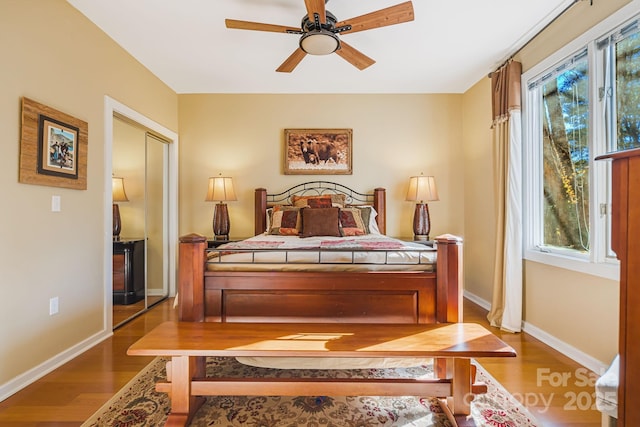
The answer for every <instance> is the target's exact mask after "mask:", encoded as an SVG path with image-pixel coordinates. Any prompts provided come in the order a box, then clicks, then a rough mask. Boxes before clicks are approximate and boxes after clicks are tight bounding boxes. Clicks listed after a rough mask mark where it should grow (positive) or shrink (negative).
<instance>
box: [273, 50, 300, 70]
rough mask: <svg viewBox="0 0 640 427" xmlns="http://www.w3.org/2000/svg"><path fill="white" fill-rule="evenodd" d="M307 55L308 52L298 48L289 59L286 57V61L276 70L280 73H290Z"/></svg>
mask: <svg viewBox="0 0 640 427" xmlns="http://www.w3.org/2000/svg"><path fill="white" fill-rule="evenodd" d="M305 56H307V53H306V52H305V51H304V50H302V49H300V48H297V49H296V50H295V51H294V52H293V53H292V54H291V56H289V57H288V58H287V59H285V61H284V62H283V63H282V65H280V66H279V67H278V69H277V70H276V71H277V72H279V73H290V72H292V71H293V70H294V68H296V67H297V66H298V64H299V63H300V61H302V59H303V58H304V57H305Z"/></svg>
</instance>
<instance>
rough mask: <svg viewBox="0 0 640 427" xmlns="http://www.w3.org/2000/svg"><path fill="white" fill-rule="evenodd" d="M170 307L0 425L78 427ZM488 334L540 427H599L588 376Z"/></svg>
mask: <svg viewBox="0 0 640 427" xmlns="http://www.w3.org/2000/svg"><path fill="white" fill-rule="evenodd" d="M172 304H173V300H172V299H169V300H166V301H163V302H161V303H159V304H158V305H156V306H155V307H154V308H153V309H151V310H149V311H148V312H146V313H144V314H142V315H141V316H138V317H136V318H135V319H133V320H132V321H130V322H129V323H126V324H125V325H123V326H121V327H120V328H118V329H117V330H116V331H115V332H114V336H113V337H112V338H110V339H108V340H106V341H104V342H102V343H100V344H99V345H97V346H95V347H94V348H92V349H90V350H89V351H87V352H85V353H84V354H82V355H80V356H78V357H77V358H75V359H74V360H72V361H70V362H68V363H67V364H65V365H64V366H62V367H60V368H58V369H56V370H55V371H54V372H52V373H50V374H48V375H47V376H45V377H43V378H42V379H40V380H39V381H37V382H35V383H34V384H31V385H30V386H28V387H26V388H25V389H23V390H21V391H20V392H18V393H16V394H15V395H13V396H11V397H9V398H8V399H6V400H5V401H3V402H0V425H1V426H3V427H36V426H37V427H43V426H61V427H71V426H79V425H81V424H82V422H84V420H85V419H86V418H88V417H89V416H90V415H91V414H93V413H94V412H95V411H96V410H97V409H98V408H100V406H102V405H103V404H104V403H105V402H106V401H107V400H108V399H109V398H110V397H111V396H112V395H113V394H114V393H116V392H117V391H118V390H119V389H120V388H122V387H123V386H124V385H125V384H126V383H127V382H128V381H129V380H130V379H131V378H133V376H134V375H135V374H136V373H138V371H140V370H141V369H142V368H143V367H144V366H146V365H147V364H148V363H149V362H150V361H151V360H152V359H153V358H152V357H148V358H147V357H140V356H136V357H129V356H127V355H126V350H127V348H128V347H129V345H131V344H132V343H133V342H134V341H136V340H137V339H138V338H139V337H141V336H142V335H144V334H145V333H146V332H147V331H149V330H151V329H152V328H153V327H154V326H156V325H157V324H159V323H160V322H162V321H164V320H175V318H176V313H175V310H173V309H172ZM464 310H465V321H467V322H476V323H480V324H483V325H485V326H487V327H488V324H487V321H486V311H485V310H483V309H482V308H481V307H479V306H477V305H475V304H473V303H471V302H469V301H466V300H465V306H464ZM491 329H492V331H493V332H494V333H496V335H498V336H499V337H500V338H501V339H502V340H503V341H505V342H507V343H508V344H509V345H511V346H512V347H513V348H515V349H516V351H517V352H518V357H516V358H513V359H500V360H497V359H478V361H479V362H480V363H481V364H482V366H483V367H485V369H486V370H487V371H488V372H489V373H490V374H491V375H492V376H493V377H494V378H496V379H497V380H498V381H499V382H500V383H502V384H503V385H504V386H505V388H506V389H507V390H509V391H510V392H511V393H512V394H513V395H514V396H515V397H517V398H519V399H521V401H522V402H523V403H524V404H525V405H526V406H527V407H528V408H529V410H530V411H531V413H532V414H533V415H534V416H535V417H536V418H537V419H538V421H540V423H541V424H542V426H544V427H556V426H567V427H569V426H571V427H574V426H575V427H578V426H580V427H596V426H600V413H599V412H597V411H595V410H594V409H592V408H591V406H593V405H594V402H593V392H594V387H593V381H585V380H584V378H587V380H595V377H591V378H589V377H588V376H587V374H589V371H587V370H586V369H585V368H583V367H582V366H581V365H579V364H577V363H575V362H573V361H572V360H571V359H569V358H567V357H565V356H563V355H561V354H560V353H558V352H557V351H555V350H553V349H552V348H550V347H548V346H546V345H544V344H543V343H541V342H540V341H538V340H536V339H535V338H532V337H531V336H529V335H527V334H525V333H521V334H509V333H502V332H500V331H498V330H496V329H495V328H491ZM559 378H566V381H564V384H562V385H558V384H557V383H556V380H558V379H559ZM557 382H560V383H561V382H562V381H557ZM583 383H585V384H583ZM548 403H550V404H549V405H547V404H548Z"/></svg>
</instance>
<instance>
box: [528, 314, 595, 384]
mask: <svg viewBox="0 0 640 427" xmlns="http://www.w3.org/2000/svg"><path fill="white" fill-rule="evenodd" d="M522 330H523V331H524V332H526V333H528V334H529V335H531V336H532V337H534V338H536V339H538V340H540V341H542V342H543V343H545V344H546V345H548V346H549V347H552V348H553V349H554V350H557V351H559V352H560V353H562V354H564V355H565V356H567V357H568V358H570V359H572V360H574V361H576V362H578V363H579V364H581V365H582V366H584V367H585V368H588V369H591V370H592V371H593V372H595V373H596V374H598V375H600V374H601V373H603V372H604V371H605V370H606V369H607V367H608V364H605V363H603V362H602V361H600V360H598V359H596V358H595V357H592V356H589V355H588V354H587V353H585V352H583V351H581V350H578V349H577V348H575V347H574V346H572V345H570V344H567V343H566V342H564V341H562V340H560V339H558V338H556V337H554V336H553V335H551V334H549V333H547V332H546V331H543V330H542V329H540V328H538V327H537V326H535V325H532V324H531V323H528V322H523V328H522Z"/></svg>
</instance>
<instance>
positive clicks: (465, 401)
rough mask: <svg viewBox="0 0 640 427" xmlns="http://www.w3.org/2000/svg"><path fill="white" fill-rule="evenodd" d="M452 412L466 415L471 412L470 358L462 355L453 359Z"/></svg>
mask: <svg viewBox="0 0 640 427" xmlns="http://www.w3.org/2000/svg"><path fill="white" fill-rule="evenodd" d="M452 381H453V396H452V397H453V408H452V409H453V414H454V415H468V414H469V413H470V412H471V400H472V399H473V394H471V386H472V383H473V382H472V379H471V360H470V359H467V358H462V357H456V358H454V359H453V377H452Z"/></svg>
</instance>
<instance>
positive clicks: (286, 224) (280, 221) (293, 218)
mask: <svg viewBox="0 0 640 427" xmlns="http://www.w3.org/2000/svg"><path fill="white" fill-rule="evenodd" d="M301 230H302V218H301V215H300V208H296V207H293V206H275V207H274V208H273V212H272V213H271V225H270V227H269V234H280V235H284V236H297V235H298V234H300V231H301Z"/></svg>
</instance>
